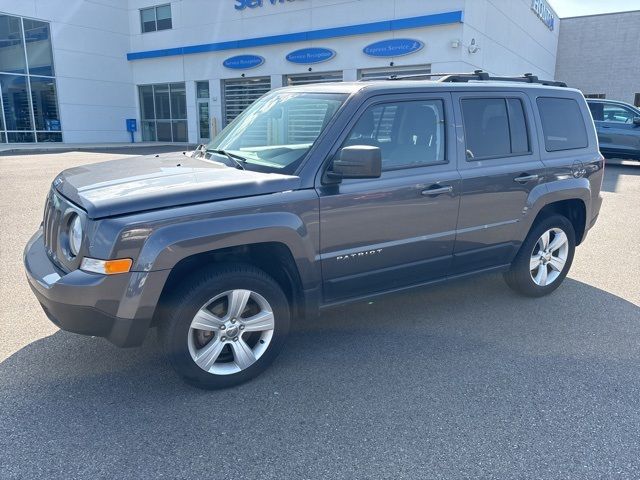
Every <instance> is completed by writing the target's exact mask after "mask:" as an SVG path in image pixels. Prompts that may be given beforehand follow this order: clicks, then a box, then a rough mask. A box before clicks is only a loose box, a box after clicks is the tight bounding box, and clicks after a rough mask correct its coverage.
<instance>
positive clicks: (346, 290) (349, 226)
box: [318, 93, 460, 303]
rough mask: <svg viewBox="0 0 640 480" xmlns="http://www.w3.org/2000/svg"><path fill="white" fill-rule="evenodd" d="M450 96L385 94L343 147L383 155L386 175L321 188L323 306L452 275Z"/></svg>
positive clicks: (348, 132) (456, 180)
mask: <svg viewBox="0 0 640 480" xmlns="http://www.w3.org/2000/svg"><path fill="white" fill-rule="evenodd" d="M452 119H453V111H452V109H451V97H450V95H449V94H448V93H445V94H418V95H416V94H411V95H383V96H378V97H374V98H373V99H370V100H369V101H368V102H366V103H365V104H364V105H363V106H362V107H361V108H360V110H359V112H358V113H357V114H356V115H355V117H354V119H353V120H352V122H351V123H350V125H348V126H347V128H346V129H345V132H344V136H343V137H342V138H341V139H340V140H339V141H338V142H337V143H336V145H335V147H334V151H333V153H332V156H334V155H337V154H338V152H339V150H340V148H342V147H343V146H349V145H363V144H364V145H374V146H377V147H380V149H381V151H382V168H383V172H382V176H381V177H380V178H375V179H366V180H360V179H358V180H356V179H344V180H343V181H342V182H341V183H340V184H337V185H322V184H320V185H319V186H318V193H319V195H320V250H321V252H320V259H321V265H322V275H323V280H324V282H323V283H324V301H325V302H326V303H332V302H337V301H340V300H343V299H347V298H354V297H358V296H363V295H367V294H371V293H376V292H382V291H389V290H393V289H397V288H402V287H405V286H408V285H413V284H417V283H422V282H427V281H429V280H433V279H436V278H441V277H445V276H446V275H447V274H448V273H449V270H450V267H451V259H452V253H453V243H454V239H455V228H456V222H457V216H458V205H459V192H460V176H459V174H458V171H457V170H456V165H455V140H454V135H453V128H452V125H453V122H452Z"/></svg>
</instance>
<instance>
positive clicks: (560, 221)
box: [504, 215, 576, 297]
mask: <svg viewBox="0 0 640 480" xmlns="http://www.w3.org/2000/svg"><path fill="white" fill-rule="evenodd" d="M575 247H576V234H575V231H574V229H573V225H572V224H571V222H570V221H569V220H568V219H567V218H566V217H564V216H562V215H552V216H549V217H547V218H544V219H542V220H541V221H539V222H537V223H535V224H534V226H533V227H532V228H531V230H530V231H529V234H528V235H527V238H525V240H524V242H523V243H522V246H521V247H520V250H519V251H518V254H517V255H516V257H515V259H514V260H513V262H512V264H511V269H510V270H509V271H508V272H506V273H505V274H504V279H505V281H506V282H507V285H509V287H511V288H512V289H513V290H515V291H516V292H518V293H520V294H522V295H525V296H527V297H541V296H543V295H548V294H549V293H551V292H553V291H554V290H555V289H556V288H558V287H559V286H560V284H561V283H562V281H563V280H564V278H565V277H566V276H567V273H568V272H569V269H570V268H571V264H572V262H573V255H574V253H575Z"/></svg>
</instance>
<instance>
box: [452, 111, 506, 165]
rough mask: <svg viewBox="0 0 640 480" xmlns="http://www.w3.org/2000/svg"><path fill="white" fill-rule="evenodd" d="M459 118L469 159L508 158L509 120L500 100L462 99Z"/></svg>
mask: <svg viewBox="0 0 640 480" xmlns="http://www.w3.org/2000/svg"><path fill="white" fill-rule="evenodd" d="M462 116H463V122H464V134H465V137H466V149H467V158H468V159H470V160H471V159H479V158H487V157H502V156H508V155H511V139H510V136H509V117H508V115H507V104H506V102H505V100H504V99H503V98H465V99H463V100H462Z"/></svg>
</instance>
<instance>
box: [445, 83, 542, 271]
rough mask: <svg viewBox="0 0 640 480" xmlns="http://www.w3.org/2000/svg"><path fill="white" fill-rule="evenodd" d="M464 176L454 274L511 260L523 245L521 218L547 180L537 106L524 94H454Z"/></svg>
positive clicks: (461, 165) (453, 266)
mask: <svg viewBox="0 0 640 480" xmlns="http://www.w3.org/2000/svg"><path fill="white" fill-rule="evenodd" d="M453 98H454V102H453V103H454V106H455V110H456V123H457V124H458V125H459V128H460V130H461V132H460V133H459V137H460V138H461V139H462V141H463V142H464V146H463V147H462V148H458V152H459V153H458V168H459V170H460V174H461V176H462V191H461V198H460V214H459V219H458V231H457V238H456V245H455V250H454V259H453V265H452V274H462V273H465V272H471V271H477V270H482V269H486V268H490V267H494V266H498V265H504V264H507V263H509V262H510V261H511V260H512V258H513V256H514V255H515V253H516V252H517V249H518V247H519V245H520V242H521V241H522V239H520V238H518V236H519V233H518V225H517V224H518V222H519V221H520V219H521V218H522V216H523V213H524V211H525V209H526V206H527V199H528V197H529V195H530V193H531V191H532V190H533V189H534V188H536V187H538V186H541V185H542V184H543V182H544V176H545V166H544V164H543V163H542V161H541V160H540V152H539V151H538V146H537V142H534V141H532V139H533V138H535V136H534V128H535V126H534V125H532V122H531V121H529V120H528V119H532V118H534V117H533V113H532V106H531V102H530V100H529V97H528V96H527V95H525V94H524V93H520V92H515V91H510V92H466V93H458V94H453Z"/></svg>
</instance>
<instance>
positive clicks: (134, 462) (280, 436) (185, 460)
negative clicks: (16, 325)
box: [0, 276, 640, 478]
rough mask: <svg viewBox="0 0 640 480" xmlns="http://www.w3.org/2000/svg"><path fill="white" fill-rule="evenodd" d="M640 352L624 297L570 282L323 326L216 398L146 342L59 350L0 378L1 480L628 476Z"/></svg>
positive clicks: (440, 291)
mask: <svg viewBox="0 0 640 480" xmlns="http://www.w3.org/2000/svg"><path fill="white" fill-rule="evenodd" d="M639 338H640V307H638V306H636V305H634V304H632V303H629V302H627V301H625V300H623V299H621V298H619V297H616V296H614V295H611V294H609V293H607V292H605V291H602V290H599V289H597V288H594V287H592V286H589V285H586V284H584V283H580V282H578V281H575V280H571V279H567V280H566V282H565V284H564V285H563V286H562V287H561V288H560V289H559V290H558V291H557V292H556V293H554V294H552V295H551V296H549V297H547V298H543V299H536V300H533V299H526V298H521V297H518V296H516V295H514V294H512V293H511V292H510V291H509V290H508V289H507V288H506V287H505V286H504V284H503V283H502V281H501V280H500V279H499V277H497V276H489V277H485V278H482V279H481V280H480V281H477V280H476V281H466V282H462V283H457V284H452V285H449V286H447V287H438V288H432V289H420V290H416V291H412V292H410V293H404V294H397V295H393V296H388V297H385V298H383V299H380V300H377V301H376V302H375V303H372V304H369V303H361V304H357V305H352V306H348V307H343V308H339V309H335V310H332V311H328V312H326V313H324V314H323V315H322V317H321V318H320V319H319V320H318V321H314V322H312V321H308V322H305V323H304V324H303V325H300V326H298V327H297V329H296V330H295V331H294V332H293V333H292V336H291V338H290V341H289V343H288V345H287V348H286V349H285V351H284V352H283V353H282V355H281V356H280V357H279V359H278V360H277V361H276V362H275V363H274V365H273V366H272V367H271V368H270V369H269V370H268V371H267V372H265V373H264V374H263V375H262V376H261V377H259V378H257V379H256V380H254V381H252V382H250V383H247V384H245V385H242V386H240V387H237V388H234V389H230V390H224V391H215V392H205V391H199V390H197V389H194V388H191V387H188V386H186V385H184V384H183V383H182V382H181V381H180V380H179V379H178V378H177V377H176V376H175V375H174V373H173V372H172V371H171V370H170V367H169V366H168V365H167V364H166V363H165V361H164V360H163V358H162V356H161V354H160V352H159V349H158V347H157V346H156V342H155V334H152V335H150V338H149V339H148V341H147V342H146V343H145V345H144V346H143V347H142V348H139V349H133V350H121V349H118V348H116V347H113V346H111V345H110V344H109V343H107V342H106V341H104V340H102V339H95V338H86V337H81V336H76V335H73V334H69V333H65V332H58V333H56V334H54V335H52V336H50V337H47V338H44V339H42V340H39V341H36V342H34V343H32V344H30V345H28V346H26V347H25V348H23V349H22V350H20V351H19V352H17V353H15V354H14V355H13V356H11V357H10V358H8V359H6V360H5V361H4V362H2V363H1V364H0V471H4V473H0V477H2V478H31V477H40V478H54V477H62V478H76V477H83V478H97V477H110V478H143V477H144V478H146V477H149V478H158V477H159V476H164V477H166V478H193V477H196V476H199V475H202V476H206V477H207V478H236V477H237V478H317V477H323V478H355V477H358V478H383V477H389V478H439V477H450V476H469V477H478V476H482V477H485V478H487V477H488V476H495V478H508V477H513V476H514V473H515V472H519V473H520V474H522V475H521V476H522V477H527V476H528V474H527V473H526V472H529V471H530V469H533V470H531V472H535V476H536V477H537V478H550V475H551V474H552V473H553V474H556V475H557V474H560V473H562V476H563V477H565V478H566V477H569V476H572V475H576V476H577V477H580V478H586V477H588V476H590V475H592V474H594V472H595V473H598V474H599V475H602V476H605V475H607V474H609V473H611V472H613V471H621V472H624V471H627V469H629V468H631V465H632V464H631V463H630V462H632V459H634V460H635V459H637V456H638V453H640V451H639V447H638V442H637V432H638V427H639V426H640V409H638V407H639V406H640V401H639V398H640V396H639V395H640V369H639V368H638V360H639V359H640V351H639V349H638V346H639V341H638V339H639ZM613 439H615V441H614V440H613ZM605 459H606V461H605ZM611 459H613V464H612V463H611V461H612V460H611ZM616 459H619V460H620V461H621V463H620V464H616V463H615V460H616ZM624 459H626V460H625V461H624V462H623V460H624ZM613 468H617V470H611V469H613ZM585 469H587V470H585ZM587 473H588V474H589V475H587ZM531 474H532V475H533V473H531ZM492 478H493V477H492Z"/></svg>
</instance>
